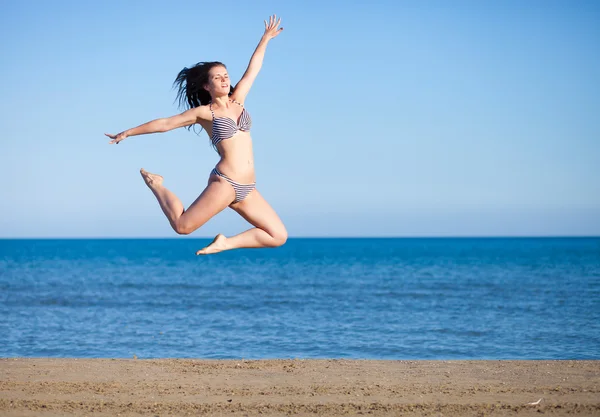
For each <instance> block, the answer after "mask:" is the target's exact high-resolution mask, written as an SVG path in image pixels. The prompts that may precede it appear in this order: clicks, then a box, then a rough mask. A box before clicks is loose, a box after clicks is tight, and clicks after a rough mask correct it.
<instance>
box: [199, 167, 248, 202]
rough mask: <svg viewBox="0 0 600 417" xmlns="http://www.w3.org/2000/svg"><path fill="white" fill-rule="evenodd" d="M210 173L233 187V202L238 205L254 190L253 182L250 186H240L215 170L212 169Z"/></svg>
mask: <svg viewBox="0 0 600 417" xmlns="http://www.w3.org/2000/svg"><path fill="white" fill-rule="evenodd" d="M210 173H211V175H218V176H219V177H221V178H223V179H224V180H225V181H227V182H228V183H229V184H231V185H232V186H233V189H234V191H235V200H234V201H233V202H234V203H239V202H240V201H242V200H244V199H245V198H246V197H248V194H250V193H251V192H252V190H254V189H255V188H256V183H255V182H254V183H252V184H240V183H239V182H235V181H234V180H232V179H231V178H229V177H228V176H227V175H225V174H221V173H220V172H219V170H218V169H217V168H213V170H212V171H211V172H210Z"/></svg>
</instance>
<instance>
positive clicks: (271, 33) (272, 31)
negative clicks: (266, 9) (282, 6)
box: [263, 15, 283, 40]
mask: <svg viewBox="0 0 600 417" xmlns="http://www.w3.org/2000/svg"><path fill="white" fill-rule="evenodd" d="M280 23H281V17H280V18H279V20H278V19H277V16H276V15H273V16H270V17H269V22H267V21H266V20H265V34H264V35H263V38H265V39H266V40H271V39H273V38H274V37H275V36H277V35H279V34H280V33H281V31H282V30H283V28H282V27H281V28H279V29H278V27H279V24H280Z"/></svg>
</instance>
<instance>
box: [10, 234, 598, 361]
mask: <svg viewBox="0 0 600 417" xmlns="http://www.w3.org/2000/svg"><path fill="white" fill-rule="evenodd" d="M208 242H209V240H206V239H189V238H175V239H139V240H138V239H114V240H113V239H82V240H79V239H62V240H60V239H58V240H53V239H38V240H35V239H3V240H0V357H77V358H96V357H103V358H108V357H112V358H131V357H133V356H134V355H135V356H137V357H138V358H207V359H217V358H219V359H227V358H246V359H266V358H352V359H600V238H397V239H396V238H381V239H376V238H356V239H301V238H296V239H293V238H292V239H289V240H288V242H287V243H286V244H285V245H284V246H282V247H279V248H275V249H241V250H234V251H228V252H223V253H220V254H216V255H211V256H204V257H202V256H195V251H196V250H197V249H199V248H201V247H203V246H205V245H206V244H207V243H208Z"/></svg>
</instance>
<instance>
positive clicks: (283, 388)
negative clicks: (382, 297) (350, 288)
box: [0, 358, 600, 416]
mask: <svg viewBox="0 0 600 417" xmlns="http://www.w3.org/2000/svg"><path fill="white" fill-rule="evenodd" d="M540 399H541V401H540V402H539V403H537V404H536V405H534V404H529V403H536V402H538V400H540ZM542 414H544V415H557V416H559V415H560V416H562V415H580V416H584V415H585V416H600V361H379V360H344V359H322V360H314V359H307V360H298V359H291V360H189V359H158V360H140V359H44V358H4V359H0V415H2V416H40V415H41V416H63V415H74V416H119V415H120V416H138V415H148V416H186V415H213V416H246V415H248V416H254V415H267V416H287V415H294V416H309V415H310V416H312V415H322V416H341V415H376V416H384V415H385V416H387V415H390V416H392V415H393V416H399V415H402V416H454V415H456V416H539V415H542Z"/></svg>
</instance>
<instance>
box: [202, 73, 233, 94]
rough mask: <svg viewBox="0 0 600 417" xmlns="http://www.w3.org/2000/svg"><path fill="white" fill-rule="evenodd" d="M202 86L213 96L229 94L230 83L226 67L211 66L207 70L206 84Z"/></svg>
mask: <svg viewBox="0 0 600 417" xmlns="http://www.w3.org/2000/svg"><path fill="white" fill-rule="evenodd" d="M204 88H205V89H206V90H207V91H208V92H209V93H210V95H211V96H213V97H215V96H223V95H227V94H229V89H230V88H231V84H230V83H229V74H227V68H225V67H222V66H218V67H212V68H211V69H210V70H209V71H208V84H206V85H205V86H204Z"/></svg>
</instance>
